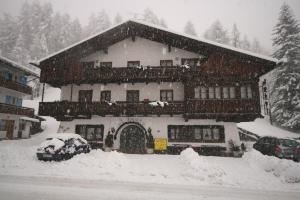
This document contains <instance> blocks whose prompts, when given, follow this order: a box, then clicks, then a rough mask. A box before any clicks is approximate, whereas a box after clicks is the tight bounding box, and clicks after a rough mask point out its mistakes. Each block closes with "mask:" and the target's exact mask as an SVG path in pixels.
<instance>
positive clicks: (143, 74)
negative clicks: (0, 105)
mask: <svg viewBox="0 0 300 200" xmlns="http://www.w3.org/2000/svg"><path fill="white" fill-rule="evenodd" d="M186 71H187V69H185V68H183V67H181V66H172V67H161V66H151V67H150V66H148V67H143V68H136V67H132V68H129V67H113V68H104V67H100V68H94V67H91V66H84V65H78V66H72V67H70V68H55V69H54V68H51V67H48V68H44V69H42V72H41V82H44V83H49V84H51V85H53V86H61V85H64V84H71V83H75V84H81V83H123V82H145V83H148V82H160V81H162V82H166V81H180V80H182V79H183V78H184V74H185V72H186Z"/></svg>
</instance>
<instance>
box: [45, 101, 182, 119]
mask: <svg viewBox="0 0 300 200" xmlns="http://www.w3.org/2000/svg"><path fill="white" fill-rule="evenodd" d="M183 113H184V104H183V103H182V102H172V103H168V105H164V106H159V105H157V106H156V105H155V106H153V105H150V104H149V103H148V102H138V103H128V102H122V101H118V102H116V103H112V104H108V103H106V102H90V103H81V102H67V101H62V102H41V103H40V105H39V115H42V116H52V117H58V118H66V119H67V118H90V117H91V116H92V115H99V116H106V115H113V116H134V115H142V116H147V115H158V116H159V115H177V114H183Z"/></svg>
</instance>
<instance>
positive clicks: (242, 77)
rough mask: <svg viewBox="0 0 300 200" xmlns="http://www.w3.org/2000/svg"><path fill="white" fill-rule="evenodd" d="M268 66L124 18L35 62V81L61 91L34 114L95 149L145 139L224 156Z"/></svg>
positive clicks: (253, 110) (135, 146)
mask: <svg viewBox="0 0 300 200" xmlns="http://www.w3.org/2000/svg"><path fill="white" fill-rule="evenodd" d="M275 65H276V59H273V58H271V57H267V56H262V55H258V54H255V53H251V52H248V51H243V50H240V49H237V48H233V47H230V46H226V45H222V44H218V43H215V42H211V41H207V40H201V39H199V38H196V37H192V36H189V35H186V34H182V33H177V32H174V31H170V30H169V29H166V28H162V27H159V26H156V25H152V24H148V23H144V22H140V21H136V20H129V21H126V22H124V23H121V24H119V25H116V26H114V27H112V28H110V29H108V30H106V31H103V32H101V33H99V34H96V35H94V36H92V37H89V38H87V39H85V40H83V41H81V42H79V43H76V44H74V45H72V46H70V47H68V48H65V49H63V50H61V51H59V52H56V53H54V54H52V55H49V56H47V57H46V58H43V59H41V60H40V61H39V63H38V67H39V68H40V69H41V79H40V81H41V83H47V84H50V85H51V86H53V87H59V88H60V89H61V101H58V102H40V104H39V114H40V115H42V116H52V117H55V118H56V119H57V120H58V121H61V123H60V132H76V133H78V134H80V135H82V136H83V137H84V138H85V139H87V140H88V141H89V142H90V143H93V144H98V145H99V146H103V145H104V142H105V138H106V136H107V135H108V134H113V139H114V141H113V147H112V148H113V149H116V150H119V151H122V152H127V153H143V152H146V151H147V141H148V140H149V136H150V135H152V136H153V137H154V141H156V140H158V139H159V140H161V141H167V142H166V143H165V144H166V150H167V151H170V152H173V151H177V150H180V149H182V148H184V147H187V146H191V147H193V148H194V149H196V150H197V151H199V152H203V151H209V152H216V151H219V152H220V151H222V152H228V151H230V149H231V146H230V145H231V144H233V143H234V144H235V145H240V138H239V133H238V128H237V125H236V123H237V122H245V121H253V120H254V119H255V118H257V117H260V116H261V110H260V95H259V85H258V82H259V77H260V76H261V75H263V74H265V73H267V72H269V71H270V70H272V69H273V68H274V67H275ZM150 138H151V137H150ZM150 146H151V145H150Z"/></svg>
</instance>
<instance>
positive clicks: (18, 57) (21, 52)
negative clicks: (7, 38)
mask: <svg viewBox="0 0 300 200" xmlns="http://www.w3.org/2000/svg"><path fill="white" fill-rule="evenodd" d="M7 57H9V58H10V59H12V60H14V61H16V62H18V63H21V64H24V65H26V64H27V63H28V62H29V61H30V54H29V50H28V49H27V48H26V47H25V39H24V38H23V35H22V34H19V36H18V39H17V41H16V44H15V46H14V48H13V49H12V50H11V52H10V53H9V55H8V56H7Z"/></svg>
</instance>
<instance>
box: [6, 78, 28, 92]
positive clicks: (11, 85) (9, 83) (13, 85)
mask: <svg viewBox="0 0 300 200" xmlns="http://www.w3.org/2000/svg"><path fill="white" fill-rule="evenodd" d="M0 87H4V88H8V89H11V90H15V91H18V92H22V93H24V94H29V95H31V94H32V88H31V87H29V86H28V85H23V84H21V83H18V82H16V81H13V80H6V79H5V78H4V77H3V76H0Z"/></svg>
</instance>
